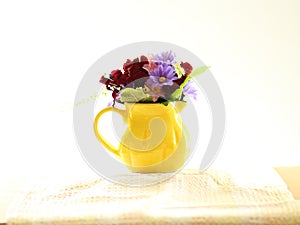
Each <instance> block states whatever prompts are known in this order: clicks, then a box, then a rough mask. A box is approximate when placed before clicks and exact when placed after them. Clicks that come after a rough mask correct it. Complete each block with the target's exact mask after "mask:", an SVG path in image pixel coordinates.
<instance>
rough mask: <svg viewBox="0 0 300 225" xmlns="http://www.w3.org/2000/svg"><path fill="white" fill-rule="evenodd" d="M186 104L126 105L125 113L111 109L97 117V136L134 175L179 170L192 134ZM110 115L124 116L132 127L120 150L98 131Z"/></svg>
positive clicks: (185, 156) (95, 123)
mask: <svg viewBox="0 0 300 225" xmlns="http://www.w3.org/2000/svg"><path fill="white" fill-rule="evenodd" d="M185 104H186V103H184V102H180V101H178V102H175V103H174V104H168V105H167V106H165V105H163V104H160V103H125V110H121V109H117V108H114V107H107V108H105V109H103V110H101V111H100V112H99V113H98V114H97V115H96V117H95V120H94V131H95V135H96V137H97V138H98V140H99V141H100V142H101V143H102V144H103V146H104V147H105V148H106V149H107V150H109V151H110V152H112V153H114V154H115V155H116V156H117V158H118V159H119V160H120V161H121V162H123V163H124V164H126V166H127V167H128V168H129V169H130V170H131V171H133V172H142V173H147V172H170V171H174V170H177V169H179V168H180V167H181V166H182V165H183V164H184V162H185V161H186V159H187V156H188V153H189V149H188V146H187V141H186V136H187V135H188V134H187V133H186V130H185V129H184V125H183V123H182V120H181V117H180V111H181V110H182V109H183V108H184V106H185ZM107 112H116V113H118V114H120V115H121V116H122V117H123V121H124V122H125V123H126V124H127V126H128V127H127V129H126V131H125V133H124V134H123V136H122V138H121V141H120V143H119V147H118V148H115V147H114V146H113V145H112V144H111V143H110V142H109V140H106V139H105V138H104V136H103V135H102V134H101V133H100V132H99V129H98V126H101V121H100V122H99V119H100V117H101V116H102V115H103V114H104V113H107Z"/></svg>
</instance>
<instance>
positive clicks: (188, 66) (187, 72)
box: [174, 62, 193, 85]
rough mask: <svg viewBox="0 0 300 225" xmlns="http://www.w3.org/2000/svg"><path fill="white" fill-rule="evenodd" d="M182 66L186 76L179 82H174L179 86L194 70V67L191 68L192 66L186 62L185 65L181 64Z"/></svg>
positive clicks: (178, 80)
mask: <svg viewBox="0 0 300 225" xmlns="http://www.w3.org/2000/svg"><path fill="white" fill-rule="evenodd" d="M180 66H181V67H182V68H183V69H184V71H185V74H184V76H182V77H180V78H179V79H177V80H174V82H175V83H176V84H177V85H181V84H182V83H183V82H184V80H185V78H186V77H187V76H188V75H190V73H191V72H192V70H193V67H192V66H191V64H189V63H188V62H184V63H181V64H180Z"/></svg>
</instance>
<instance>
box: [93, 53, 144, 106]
mask: <svg viewBox="0 0 300 225" xmlns="http://www.w3.org/2000/svg"><path fill="white" fill-rule="evenodd" d="M147 64H149V61H148V59H147V57H146V56H141V57H140V59H139V58H135V59H134V60H132V61H131V60H130V59H127V61H126V62H125V63H124V65H123V69H124V72H122V71H121V70H119V69H116V70H113V71H111V73H110V76H109V78H107V77H105V76H104V75H103V76H102V77H101V78H100V80H99V82H100V83H102V84H105V85H106V88H107V89H108V90H111V91H113V93H112V96H113V98H114V100H116V98H117V96H118V93H119V92H120V90H121V89H122V88H124V87H125V86H127V85H129V84H131V85H132V86H135V87H139V86H143V84H144V83H145V81H144V79H142V78H145V77H148V76H149V75H148V71H147V70H146V69H144V68H143V67H144V66H145V65H147ZM141 80H142V81H141Z"/></svg>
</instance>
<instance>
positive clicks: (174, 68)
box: [100, 51, 208, 106]
mask: <svg viewBox="0 0 300 225" xmlns="http://www.w3.org/2000/svg"><path fill="white" fill-rule="evenodd" d="M207 69H208V67H206V66H202V67H199V68H197V69H196V70H194V71H193V67H192V65H191V64H190V63H188V62H183V61H181V60H179V59H178V58H177V57H176V55H175V54H174V53H173V52H172V51H166V52H162V53H160V54H152V55H150V56H148V57H146V56H145V55H142V56H141V57H140V58H135V59H133V60H130V59H127V61H126V62H125V63H124V65H123V69H122V70H120V69H116V70H113V71H111V73H110V74H109V75H107V74H104V75H102V76H101V78H100V83H102V84H105V86H106V89H107V90H109V91H112V97H113V101H112V105H113V106H114V105H115V102H119V103H163V104H164V105H167V104H168V103H169V102H170V101H184V97H185V96H189V97H191V98H193V99H196V96H197V89H196V88H195V87H194V86H193V81H192V79H191V78H192V77H194V76H196V75H199V74H201V73H203V72H205V71H206V70H207Z"/></svg>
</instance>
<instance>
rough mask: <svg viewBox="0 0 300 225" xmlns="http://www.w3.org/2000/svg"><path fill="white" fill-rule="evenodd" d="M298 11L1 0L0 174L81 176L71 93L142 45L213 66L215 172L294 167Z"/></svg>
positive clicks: (262, 4)
mask: <svg viewBox="0 0 300 225" xmlns="http://www.w3.org/2000/svg"><path fill="white" fill-rule="evenodd" d="M299 12H300V1H297V0H290V1H288V0H282V1H278V0H265V1H260V0H254V1H253V0H251V1H250V0H249V1H248V0H247V1H239V0H235V1H233V0H226V1H225V0H224V1H222V0H219V1H217V0H209V1H208V0H207V1H196V0H195V1H191V0H185V1H178V0H172V1H167V0H165V1H159V0H152V1H141V0H130V1H128V0H126V1H122V0H120V1H116V0H109V1H86V0H85V1H83V0H82V1H1V2H0V75H1V82H0V96H1V98H0V99H1V102H0V103H1V105H0V108H1V114H0V115H1V116H0V134H1V140H0V175H9V176H13V175H17V174H23V175H28V176H33V175H35V174H45V173H52V174H53V173H57V174H60V173H63V172H65V173H73V174H76V173H81V172H82V171H90V170H89V168H88V167H87V166H86V164H85V163H84V161H83V160H82V158H81V156H80V154H79V152H78V150H77V147H76V144H75V140H74V137H73V128H72V109H71V108H70V106H71V105H72V103H73V99H74V95H75V92H76V89H77V86H78V84H79V82H80V80H81V78H82V76H83V75H84V73H85V72H86V71H87V69H88V68H89V67H90V66H91V65H92V63H94V62H95V61H96V60H97V59H98V58H99V57H101V56H102V55H104V54H105V53H106V52H108V51H110V50H112V49H114V48H116V47H119V46H122V45H124V44H129V43H132V42H136V41H147V40H151V41H152V40H154V41H166V42H170V43H174V44H177V45H179V46H182V47H184V48H186V49H189V50H191V51H192V52H193V53H195V54H196V55H198V56H199V57H200V58H201V59H202V60H203V61H204V63H205V64H207V65H210V66H212V69H211V71H212V73H213V74H214V76H215V78H216V80H217V81H218V83H219V85H220V88H221V90H222V93H223V96H224V100H225V104H226V111H227V131H226V137H225V140H224V143H223V147H222V150H221V153H220V155H219V157H218V159H217V161H216V162H215V164H214V166H221V167H222V166H224V167H225V166H228V165H231V166H232V165H233V166H237V167H238V166H241V165H249V166H250V167H251V166H252V167H256V166H257V165H259V164H264V165H270V166H276V165H277V166H278V165H299V164H300V140H299V134H300V120H299V115H300V106H299V102H300V91H299V88H300V78H299V74H300V73H299V72H300V69H299V52H300V42H299V40H300V25H299V22H300V13H299ZM99 75H100V74H99Z"/></svg>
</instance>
